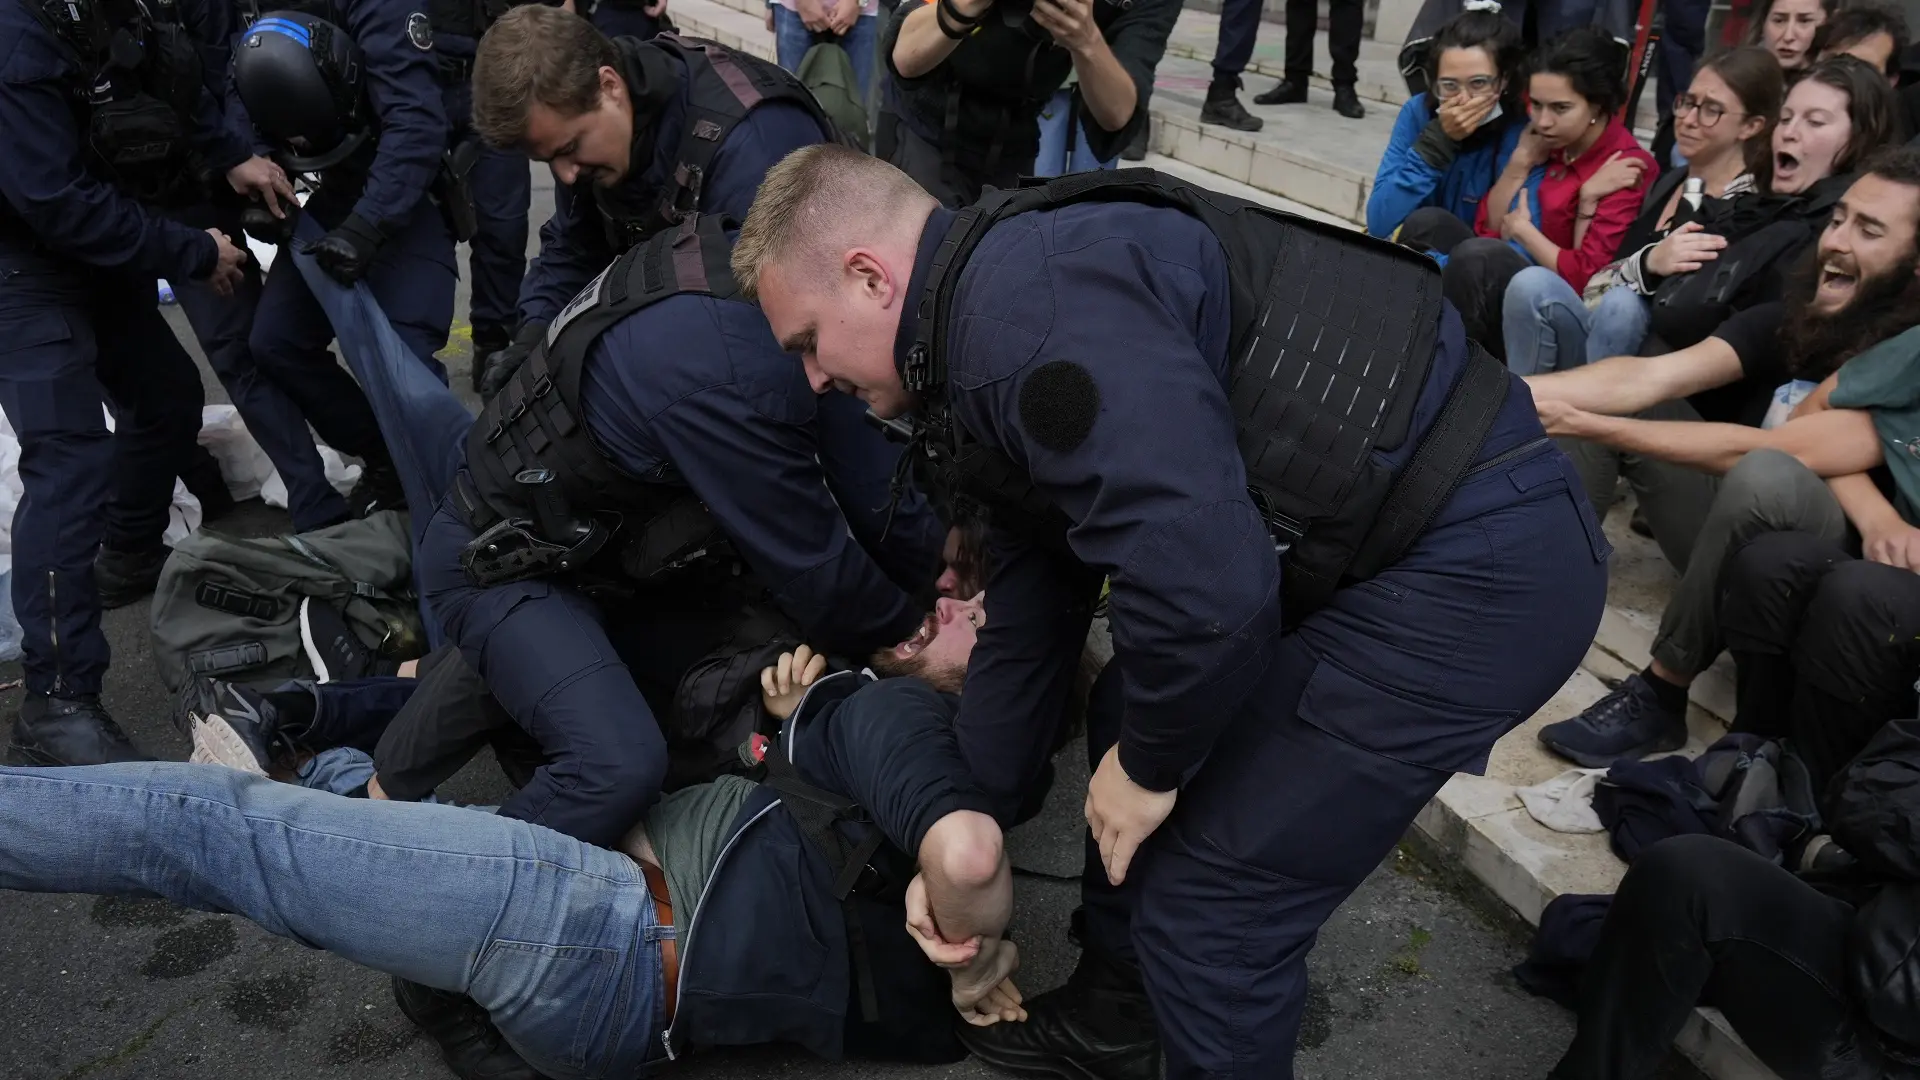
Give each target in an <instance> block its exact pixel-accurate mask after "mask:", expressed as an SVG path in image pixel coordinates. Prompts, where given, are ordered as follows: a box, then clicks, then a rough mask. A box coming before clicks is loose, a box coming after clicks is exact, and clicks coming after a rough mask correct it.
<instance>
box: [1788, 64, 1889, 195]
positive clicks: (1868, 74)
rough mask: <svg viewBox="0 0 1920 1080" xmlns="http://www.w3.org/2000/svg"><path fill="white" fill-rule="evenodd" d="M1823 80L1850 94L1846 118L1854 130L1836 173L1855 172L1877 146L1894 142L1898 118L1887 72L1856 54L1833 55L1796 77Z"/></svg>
mask: <svg viewBox="0 0 1920 1080" xmlns="http://www.w3.org/2000/svg"><path fill="white" fill-rule="evenodd" d="M1795 81H1796V82H1799V81H1806V82H1817V83H1823V84H1825V85H1827V86H1831V87H1833V88H1834V89H1835V90H1838V91H1840V92H1841V93H1843V94H1845V95H1847V118H1848V119H1849V120H1850V121H1852V123H1853V134H1852V135H1850V136H1848V137H1847V147H1846V149H1845V150H1842V151H1841V152H1840V156H1839V157H1837V158H1835V159H1834V161H1833V171H1834V174H1835V175H1839V174H1840V173H1847V172H1852V171H1853V170H1855V169H1857V168H1859V167H1860V163H1861V162H1863V161H1865V160H1866V159H1867V156H1868V155H1869V154H1871V153H1873V152H1874V151H1875V150H1878V149H1880V148H1881V147H1883V146H1885V145H1887V144H1888V143H1889V142H1892V141H1893V139H1894V136H1895V134H1896V133H1897V132H1896V125H1897V124H1898V121H1897V120H1896V119H1895V111H1894V110H1895V107H1896V105H1897V102H1896V101H1895V100H1894V96H1893V89H1892V88H1891V87H1889V86H1888V85H1887V76H1886V74H1885V73H1884V72H1879V71H1875V70H1874V69H1873V65H1872V64H1869V63H1867V62H1866V61H1865V60H1862V59H1860V58H1859V57H1857V56H1830V57H1828V58H1826V59H1825V60H1822V61H1820V62H1819V63H1817V64H1815V65H1813V66H1812V67H1810V68H1808V69H1807V71H1806V74H1804V75H1802V76H1801V77H1800V79H1798V80H1795Z"/></svg>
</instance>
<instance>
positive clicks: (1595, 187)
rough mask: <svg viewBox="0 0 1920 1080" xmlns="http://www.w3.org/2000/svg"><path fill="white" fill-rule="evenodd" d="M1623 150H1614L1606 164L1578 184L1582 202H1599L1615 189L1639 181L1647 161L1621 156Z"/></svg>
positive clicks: (1628, 186)
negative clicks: (1585, 180)
mask: <svg viewBox="0 0 1920 1080" xmlns="http://www.w3.org/2000/svg"><path fill="white" fill-rule="evenodd" d="M1625 153H1626V151H1625V150H1615V151H1614V152H1613V155H1612V156H1611V157H1609V158H1607V162H1606V164H1604V165H1602V166H1600V168H1599V169H1597V170H1595V171H1594V174H1593V175H1592V176H1589V177H1587V182H1586V183H1584V184H1581V185H1580V199H1581V201H1582V202H1588V201H1591V202H1596V203H1597V202H1599V201H1600V200H1601V199H1604V198H1606V197H1607V196H1609V195H1612V194H1613V193H1614V192H1617V191H1625V190H1627V189H1628V188H1631V187H1634V186H1635V185H1637V184H1639V183H1640V177H1641V176H1643V175H1645V174H1646V171H1647V163H1646V162H1644V161H1642V160H1640V159H1639V158H1632V157H1623V156H1622V155H1623V154H1625Z"/></svg>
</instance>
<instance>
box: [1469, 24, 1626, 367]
mask: <svg viewBox="0 0 1920 1080" xmlns="http://www.w3.org/2000/svg"><path fill="white" fill-rule="evenodd" d="M1622 59H1623V58H1622V56H1621V52H1620V47H1619V44H1618V43H1617V42H1615V41H1614V40H1613V39H1612V38H1610V37H1608V36H1607V35H1606V34H1605V33H1603V32H1601V31H1599V30H1597V29H1594V28H1592V27H1580V28H1578V29H1575V30H1569V31H1567V32H1566V33H1564V34H1562V35H1560V36H1559V37H1557V38H1555V39H1553V41H1551V42H1549V43H1547V44H1546V45H1545V46H1544V47H1543V48H1542V49H1541V52H1540V55H1539V57H1538V59H1537V60H1536V61H1535V64H1534V70H1533V74H1532V76H1531V77H1530V78H1529V80H1528V84H1527V96H1528V99H1529V101H1530V103H1531V104H1530V109H1531V113H1530V115H1531V122H1530V123H1529V124H1528V127H1527V131H1526V133H1525V134H1523V135H1522V136H1521V137H1520V140H1519V142H1518V143H1517V144H1516V145H1515V147H1514V151H1513V154H1512V155H1511V156H1510V157H1509V158H1508V159H1507V164H1506V167H1505V168H1504V169H1502V170H1501V172H1500V176H1499V179H1497V180H1496V181H1495V182H1494V184H1493V187H1492V189H1491V190H1489V191H1488V193H1487V196H1486V198H1485V199H1483V200H1481V203H1480V213H1479V216H1478V218H1477V219H1476V220H1475V222H1474V231H1475V232H1477V233H1478V234H1479V236H1478V238H1476V239H1474V240H1470V241H1467V242H1464V243H1462V244H1460V245H1459V246H1457V247H1456V248H1454V250H1453V253H1452V255H1451V257H1450V258H1449V259H1448V260H1447V267H1446V270H1445V272H1444V275H1443V281H1442V284H1443V287H1444V288H1445V290H1446V294H1447V297H1448V299H1450V300H1452V301H1453V302H1454V306H1455V307H1457V308H1459V309H1460V313H1461V317H1462V318H1463V319H1464V320H1465V322H1466V324H1467V333H1468V334H1469V335H1470V336H1472V337H1474V338H1475V339H1476V340H1478V341H1479V342H1480V343H1481V344H1482V345H1484V346H1486V347H1487V348H1488V349H1489V350H1490V351H1492V352H1493V353H1494V354H1495V355H1497V356H1505V355H1506V348H1505V343H1504V337H1503V334H1502V328H1501V325H1500V322H1501V317H1502V310H1503V309H1502V302H1503V299H1504V297H1505V296H1506V291H1507V285H1508V283H1509V282H1510V281H1512V279H1513V276H1514V275H1515V274H1517V273H1519V271H1520V270H1521V269H1522V268H1524V267H1526V266H1530V265H1538V266H1543V267H1547V268H1548V269H1550V270H1552V271H1553V272H1554V273H1557V274H1559V275H1560V276H1561V277H1562V278H1565V279H1566V282H1567V284H1568V285H1569V286H1571V287H1572V288H1573V289H1575V290H1576V291H1577V290H1579V289H1583V288H1585V287H1586V284H1587V279H1588V278H1590V277H1592V276H1593V274H1594V272H1595V271H1596V270H1598V269H1600V268H1601V267H1602V266H1604V265H1606V263H1607V262H1608V261H1609V260H1611V259H1612V257H1613V252H1614V249H1615V248H1617V247H1618V246H1619V245H1620V240H1621V238H1622V237H1623V236H1624V235H1625V234H1626V231H1627V226H1628V225H1629V224H1630V223H1631V222H1632V221H1633V217H1634V215H1635V214H1636V213H1637V212H1638V211H1639V208H1640V203H1641V202H1642V200H1643V196H1644V194H1645V191H1646V187H1647V185H1649V184H1651V183H1652V182H1653V180H1654V179H1655V177H1656V176H1657V175H1658V173H1659V169H1658V167H1657V166H1655V165H1654V163H1653V156H1652V155H1650V154H1648V153H1647V152H1646V151H1645V150H1643V149H1641V147H1640V144H1639V143H1638V142H1635V141H1634V137H1633V132H1632V130H1631V129H1629V128H1628V126H1627V124H1626V122H1625V120H1624V119H1623V118H1622V117H1621V116H1620V115H1619V114H1620V112H1621V110H1622V109H1623V108H1624V107H1625V105H1626V99H1627V88H1626V83H1625V80H1624V79H1623V78H1622V75H1623V71H1624V66H1623V64H1622ZM1536 170H1538V171H1539V179H1538V181H1537V186H1536V182H1535V181H1534V180H1533V179H1532V177H1533V175H1534V173H1535V171H1536Z"/></svg>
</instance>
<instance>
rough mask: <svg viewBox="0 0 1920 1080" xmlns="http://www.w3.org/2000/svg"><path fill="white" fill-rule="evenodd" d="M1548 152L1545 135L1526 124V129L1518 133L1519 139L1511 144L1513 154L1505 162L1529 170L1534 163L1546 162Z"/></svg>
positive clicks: (1542, 163) (1541, 163)
mask: <svg viewBox="0 0 1920 1080" xmlns="http://www.w3.org/2000/svg"><path fill="white" fill-rule="evenodd" d="M1549 153H1551V151H1550V150H1549V148H1548V147H1547V138H1546V136H1544V135H1542V134H1540V133H1539V132H1538V131H1536V130H1534V126H1533V125H1532V124H1528V125H1527V130H1525V131H1523V132H1521V133H1520V140H1519V141H1518V142H1516V143H1514V144H1513V156H1512V157H1509V158H1508V159H1507V163H1508V164H1509V165H1510V166H1514V167H1517V168H1519V169H1522V170H1531V169H1532V168H1533V167H1534V166H1535V165H1544V164H1546V161H1547V155H1548V154H1549Z"/></svg>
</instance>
